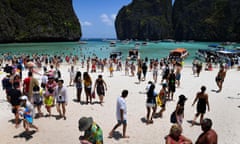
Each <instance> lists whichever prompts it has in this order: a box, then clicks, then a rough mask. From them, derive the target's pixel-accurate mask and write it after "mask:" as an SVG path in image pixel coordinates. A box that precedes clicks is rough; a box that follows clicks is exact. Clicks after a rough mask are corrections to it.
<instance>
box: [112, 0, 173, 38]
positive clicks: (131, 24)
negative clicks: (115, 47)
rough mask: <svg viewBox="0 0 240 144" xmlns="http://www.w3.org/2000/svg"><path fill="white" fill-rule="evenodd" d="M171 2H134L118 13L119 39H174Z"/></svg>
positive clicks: (166, 0) (117, 31)
mask: <svg viewBox="0 0 240 144" xmlns="http://www.w3.org/2000/svg"><path fill="white" fill-rule="evenodd" d="M171 16H172V2H171V0H133V1H132V3H131V4H129V5H128V6H124V7H123V8H122V9H121V10H120V11H119V13H118V15H117V17H116V21H115V28H116V33H117V38H118V39H121V40H123V39H138V40H147V39H149V40H159V39H164V38H172V35H173V30H172V18H171Z"/></svg>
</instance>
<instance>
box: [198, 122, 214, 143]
mask: <svg viewBox="0 0 240 144" xmlns="http://www.w3.org/2000/svg"><path fill="white" fill-rule="evenodd" d="M211 127H212V120H211V119H208V118H206V119H204V120H203V121H202V123H201V128H202V131H203V133H202V134H201V135H200V136H199V137H198V139H197V141H196V144H217V139H218V138H217V137H218V136H217V133H216V132H215V131H214V130H213V129H211Z"/></svg>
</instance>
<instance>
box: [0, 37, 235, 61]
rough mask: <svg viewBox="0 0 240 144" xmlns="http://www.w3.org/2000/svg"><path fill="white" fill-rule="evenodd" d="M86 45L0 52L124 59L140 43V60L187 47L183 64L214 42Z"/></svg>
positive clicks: (2, 47) (19, 46)
mask: <svg viewBox="0 0 240 144" xmlns="http://www.w3.org/2000/svg"><path fill="white" fill-rule="evenodd" d="M84 42H85V44H82V43H80V42H48V43H10V44H0V53H1V55H3V54H4V53H10V54H11V55H19V54H26V55H32V54H48V55H61V56H66V55H77V56H79V57H80V59H82V58H83V57H84V56H85V57H88V56H90V57H91V56H94V55H96V56H98V57H99V58H109V56H110V53H111V52H115V51H121V52H122V56H123V60H124V59H125V58H126V57H127V56H128V51H129V50H130V49H133V48H135V44H136V43H139V44H140V45H139V52H140V56H141V58H145V57H148V58H149V59H150V58H154V59H156V58H158V59H161V58H163V57H167V56H168V54H169V52H170V51H171V50H173V49H175V48H179V47H181V48H186V49H187V50H188V52H189V54H190V55H189V56H188V57H187V58H186V59H185V63H191V62H192V60H193V59H194V58H195V52H196V51H197V49H202V48H207V47H208V45H209V44H216V42H147V45H142V42H136V41H130V42H128V43H126V42H121V41H115V42H116V44H115V46H113V47H111V46H110V40H102V39H88V40H84ZM236 46H239V44H234V45H229V46H227V47H228V48H234V47H236Z"/></svg>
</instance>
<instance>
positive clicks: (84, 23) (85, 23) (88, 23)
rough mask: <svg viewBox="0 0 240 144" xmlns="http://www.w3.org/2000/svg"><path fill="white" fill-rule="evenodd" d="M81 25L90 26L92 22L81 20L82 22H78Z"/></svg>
mask: <svg viewBox="0 0 240 144" xmlns="http://www.w3.org/2000/svg"><path fill="white" fill-rule="evenodd" d="M80 23H81V25H82V26H92V23H91V22H88V21H83V22H80Z"/></svg>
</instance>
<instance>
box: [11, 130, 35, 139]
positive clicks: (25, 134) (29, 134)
mask: <svg viewBox="0 0 240 144" xmlns="http://www.w3.org/2000/svg"><path fill="white" fill-rule="evenodd" d="M35 133H36V131H35V130H32V131H28V132H27V131H24V132H21V133H20V134H19V135H15V136H13V138H25V140H26V141H28V140H30V139H32V138H33V136H32V135H33V134H35Z"/></svg>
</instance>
